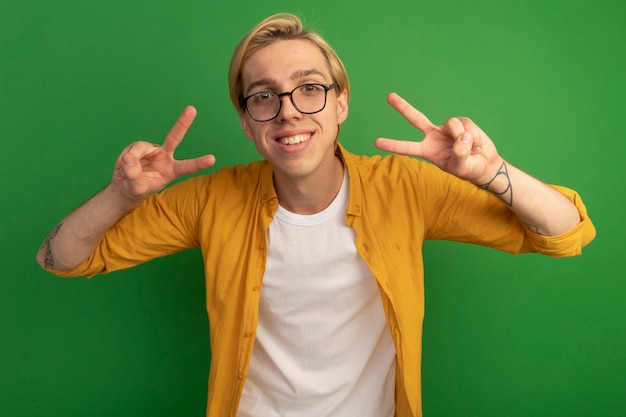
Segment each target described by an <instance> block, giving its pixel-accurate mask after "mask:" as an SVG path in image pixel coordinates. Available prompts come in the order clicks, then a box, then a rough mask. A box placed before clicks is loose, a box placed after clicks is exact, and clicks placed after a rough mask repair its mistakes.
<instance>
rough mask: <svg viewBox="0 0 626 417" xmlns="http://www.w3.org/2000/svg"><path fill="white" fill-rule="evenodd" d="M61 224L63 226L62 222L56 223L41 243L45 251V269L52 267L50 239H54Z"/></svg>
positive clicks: (52, 257)
mask: <svg viewBox="0 0 626 417" xmlns="http://www.w3.org/2000/svg"><path fill="white" fill-rule="evenodd" d="M61 226H63V222H61V223H59V224H57V225H56V227H55V228H54V229H52V231H51V232H50V234H49V235H48V237H47V238H46V240H45V241H44V242H43V245H42V246H41V247H42V249H44V250H45V253H46V258H45V260H44V267H45V268H46V269H54V264H55V262H54V256H53V255H52V248H51V246H50V244H51V243H52V239H54V238H55V237H56V235H57V233H59V230H60V229H61Z"/></svg>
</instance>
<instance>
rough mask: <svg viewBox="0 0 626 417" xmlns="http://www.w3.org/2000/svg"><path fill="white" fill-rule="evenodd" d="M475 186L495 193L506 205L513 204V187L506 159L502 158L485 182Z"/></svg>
mask: <svg viewBox="0 0 626 417" xmlns="http://www.w3.org/2000/svg"><path fill="white" fill-rule="evenodd" d="M476 186H477V187H479V188H482V189H484V190H487V191H489V192H491V193H493V194H495V195H496V196H498V197H499V198H500V199H501V200H502V201H504V202H505V203H506V204H507V205H509V206H512V205H513V187H512V185H511V178H510V176H509V167H508V165H507V163H506V161H504V160H502V162H501V163H500V165H499V166H498V169H497V170H496V172H495V174H494V175H493V176H492V177H491V178H490V179H489V180H488V181H487V182H484V183H479V184H476Z"/></svg>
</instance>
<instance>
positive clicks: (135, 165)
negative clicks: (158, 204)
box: [119, 153, 142, 180]
mask: <svg viewBox="0 0 626 417" xmlns="http://www.w3.org/2000/svg"><path fill="white" fill-rule="evenodd" d="M141 171H142V169H141V164H140V163H139V161H138V160H137V158H136V157H135V156H134V155H133V154H131V153H127V154H125V155H123V156H122V164H121V166H120V170H119V176H120V177H122V178H127V179H129V180H133V179H136V178H137V177H138V176H139V175H141Z"/></svg>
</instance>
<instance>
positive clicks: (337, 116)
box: [240, 40, 348, 180]
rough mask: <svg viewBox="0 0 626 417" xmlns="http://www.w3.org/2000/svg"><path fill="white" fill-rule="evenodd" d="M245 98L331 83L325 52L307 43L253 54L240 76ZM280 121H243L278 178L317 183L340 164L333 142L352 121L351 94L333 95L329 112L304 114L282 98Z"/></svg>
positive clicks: (245, 117) (276, 44) (328, 103)
mask: <svg viewBox="0 0 626 417" xmlns="http://www.w3.org/2000/svg"><path fill="white" fill-rule="evenodd" d="M242 82H243V95H244V97H247V96H249V95H251V94H254V93H258V92H260V91H273V92H275V93H283V92H286V91H291V90H293V89H294V88H295V87H297V86H299V85H301V84H305V83H322V84H332V83H333V82H334V81H333V79H332V77H331V75H330V70H329V68H328V63H327V62H326V59H325V58H324V55H323V54H322V52H321V51H320V50H319V49H318V48H317V46H315V45H314V44H313V43H311V42H309V41H307V40H288V41H276V42H274V43H272V44H270V45H268V46H266V47H264V48H262V49H260V50H259V51H257V52H255V53H254V54H253V55H252V56H251V57H250V58H249V60H248V62H247V63H246V65H245V66H244V68H243V71H242ZM281 100H282V107H281V110H280V113H279V114H278V116H277V117H276V118H275V119H273V120H270V121H268V122H257V121H254V120H253V119H252V118H251V117H250V115H249V114H248V113H247V112H244V114H242V115H241V116H240V118H241V124H242V127H243V131H244V133H245V135H246V136H247V137H248V138H249V139H251V140H253V141H254V143H255V146H256V148H257V150H258V152H259V153H260V154H261V155H262V156H263V157H264V158H266V159H267V160H268V161H270V162H271V163H272V165H273V166H274V173H275V176H276V179H277V180H279V179H281V180H282V179H292V180H295V179H297V178H305V177H308V178H315V176H316V174H317V175H319V174H320V173H323V172H325V170H328V169H330V166H331V164H334V163H336V159H335V140H336V138H337V135H338V131H339V125H340V124H341V123H343V121H344V120H345V119H346V117H347V116H348V103H347V92H345V91H344V92H343V93H338V90H337V89H333V90H329V91H328V94H327V100H326V107H324V109H323V110H322V111H321V112H319V113H315V114H302V113H300V112H299V111H298V110H297V109H296V108H295V107H294V106H293V103H292V102H291V100H290V99H289V97H288V96H283V97H282V98H281Z"/></svg>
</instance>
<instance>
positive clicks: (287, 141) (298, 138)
mask: <svg viewBox="0 0 626 417" xmlns="http://www.w3.org/2000/svg"><path fill="white" fill-rule="evenodd" d="M310 137H311V134H310V133H307V134H303V135H294V136H285V137H282V138H277V139H276V141H277V142H278V143H282V144H283V145H296V144H298V143H302V142H306V141H307V140H309V138H310Z"/></svg>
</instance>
